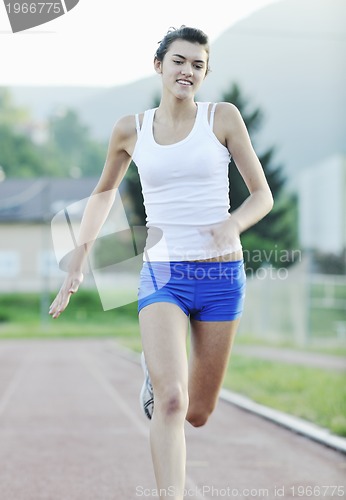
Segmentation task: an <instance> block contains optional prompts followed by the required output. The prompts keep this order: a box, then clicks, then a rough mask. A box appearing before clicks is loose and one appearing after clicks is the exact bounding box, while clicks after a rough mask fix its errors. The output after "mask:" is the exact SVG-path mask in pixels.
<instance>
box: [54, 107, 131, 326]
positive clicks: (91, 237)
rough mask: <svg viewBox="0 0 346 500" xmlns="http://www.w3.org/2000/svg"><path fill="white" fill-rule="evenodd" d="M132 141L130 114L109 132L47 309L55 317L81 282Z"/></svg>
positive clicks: (127, 157) (118, 183) (127, 158)
mask: <svg viewBox="0 0 346 500" xmlns="http://www.w3.org/2000/svg"><path fill="white" fill-rule="evenodd" d="M135 141H136V131H135V127H134V119H133V117H131V116H127V117H124V118H122V119H120V120H119V121H118V122H117V124H116V125H115V126H114V128H113V131H112V134H111V138H110V141H109V146H108V151H107V156H106V161H105V165H104V168H103V171H102V174H101V176H100V179H99V181H98V183H97V185H96V187H95V189H94V190H93V192H92V194H91V196H90V198H89V200H88V202H87V205H86V207H85V210H84V213H83V217H82V222H81V226H80V231H79V235H78V239H77V247H76V248H75V250H74V251H73V252H72V254H71V259H70V262H69V264H68V273H67V276H66V278H65V280H64V282H63V284H62V286H61V288H60V290H59V292H58V294H57V296H56V298H55V299H54V301H53V302H52V304H51V306H50V309H49V314H50V315H51V316H52V317H53V318H54V319H55V318H58V317H59V316H60V314H61V313H62V312H63V311H64V310H65V309H66V307H67V305H68V303H69V300H70V297H71V295H72V294H73V293H75V292H76V291H77V290H78V288H79V285H80V284H81V283H82V281H83V268H84V264H85V261H86V258H87V255H88V253H89V252H90V249H91V247H92V245H93V242H94V241H95V240H96V238H97V236H98V234H99V232H100V229H101V228H102V226H103V224H104V222H105V220H106V219H107V216H108V214H109V211H110V209H111V207H112V205H113V202H114V198H115V195H116V191H117V188H118V187H119V185H120V183H121V181H122V179H123V178H124V175H125V173H126V171H127V169H128V167H129V164H130V161H131V156H130V153H131V151H132V150H133V147H134V143H135Z"/></svg>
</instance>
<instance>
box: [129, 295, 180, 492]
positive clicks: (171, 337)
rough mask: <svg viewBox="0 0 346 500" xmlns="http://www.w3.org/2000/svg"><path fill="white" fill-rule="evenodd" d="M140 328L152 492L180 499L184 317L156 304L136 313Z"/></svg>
mask: <svg viewBox="0 0 346 500" xmlns="http://www.w3.org/2000/svg"><path fill="white" fill-rule="evenodd" d="M139 324H140V330H141V336H142V344H143V351H144V356H145V360H146V363H147V366H148V370H149V374H150V378H151V382H152V385H153V390H154V398H155V403H154V413H153V416H152V419H151V427H150V444H151V453H152V459H153V465H154V471H155V477H156V482H157V488H158V490H161V493H162V494H160V500H161V499H167V498H170V499H172V500H183V490H184V487H185V468H186V446H185V430H184V424H185V417H186V413H187V408H188V364H187V354H186V335H187V330H188V317H187V316H186V314H185V313H184V312H183V311H182V310H181V309H180V308H179V307H178V306H176V305H175V304H171V303H168V302H158V303H154V304H150V305H148V306H146V307H144V308H143V309H142V310H141V311H140V313H139ZM165 492H166V493H165Z"/></svg>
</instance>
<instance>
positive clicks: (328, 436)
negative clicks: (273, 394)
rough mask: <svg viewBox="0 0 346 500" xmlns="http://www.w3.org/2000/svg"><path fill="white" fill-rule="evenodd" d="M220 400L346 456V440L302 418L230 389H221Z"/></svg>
mask: <svg viewBox="0 0 346 500" xmlns="http://www.w3.org/2000/svg"><path fill="white" fill-rule="evenodd" d="M220 399H222V400H223V401H226V402H227V403H230V404H233V405H235V406H237V407H238V408H242V409H243V410H246V411H248V412H251V413H254V414H255V415H258V416H260V417H263V418H265V419H267V420H270V421H271V422H273V423H275V424H278V425H280V426H281V427H285V428H287V429H289V430H291V431H293V432H295V433H297V434H301V435H303V436H305V437H307V438H309V439H312V440H313V441H317V442H318V443H320V444H323V445H325V446H328V447H329V448H333V449H334V450H337V451H339V452H341V453H345V454H346V438H342V437H341V436H337V435H335V434H332V433H331V432H330V431H329V430H328V429H325V428H323V427H319V426H318V425H315V424H313V423H311V422H308V421H306V420H303V419H302V418H298V417H295V416H293V415H288V414H287V413H284V412H281V411H279V410H274V409H273V408H269V407H267V406H264V405H261V404H259V403H256V402H255V401H252V400H251V399H250V398H247V397H245V396H242V395H241V394H238V393H235V392H232V391H229V390H228V389H224V388H222V389H221V392H220Z"/></svg>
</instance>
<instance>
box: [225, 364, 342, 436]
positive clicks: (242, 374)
mask: <svg viewBox="0 0 346 500" xmlns="http://www.w3.org/2000/svg"><path fill="white" fill-rule="evenodd" d="M224 385H225V387H227V388H228V389H231V390H232V391H235V392H238V393H241V394H243V395H246V396H248V397H249V398H251V399H252V400H254V401H256V402H257V403H260V404H263V405H266V406H269V407H271V408H275V409H277V410H280V411H283V412H286V413H289V414H291V415H295V416H297V417H301V418H304V419H306V420H308V421H310V422H314V423H315V424H317V425H320V426H322V427H327V428H328V429H330V430H331V431H332V432H334V433H335V434H339V435H342V436H346V384H345V374H344V373H338V372H332V371H327V370H322V369H317V368H311V367H304V366H298V365H290V364H284V363H278V362H272V361H264V360H260V359H256V358H251V357H246V356H240V355H232V357H231V361H230V364H229V368H228V371H227V374H226V378H225V383H224Z"/></svg>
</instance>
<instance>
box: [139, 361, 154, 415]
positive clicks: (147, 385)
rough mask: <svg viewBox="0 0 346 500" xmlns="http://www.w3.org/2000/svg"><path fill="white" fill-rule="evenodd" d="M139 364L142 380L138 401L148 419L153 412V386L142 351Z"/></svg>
mask: <svg viewBox="0 0 346 500" xmlns="http://www.w3.org/2000/svg"><path fill="white" fill-rule="evenodd" d="M141 365H142V368H143V372H144V382H143V386H142V389H141V393H140V396H139V401H140V405H141V407H142V409H143V411H144V414H145V415H146V416H147V417H148V418H149V420H150V419H151V417H152V415H153V412H154V391H153V386H152V384H151V380H150V375H149V371H148V367H147V364H146V362H145V358H144V352H142V354H141Z"/></svg>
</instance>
